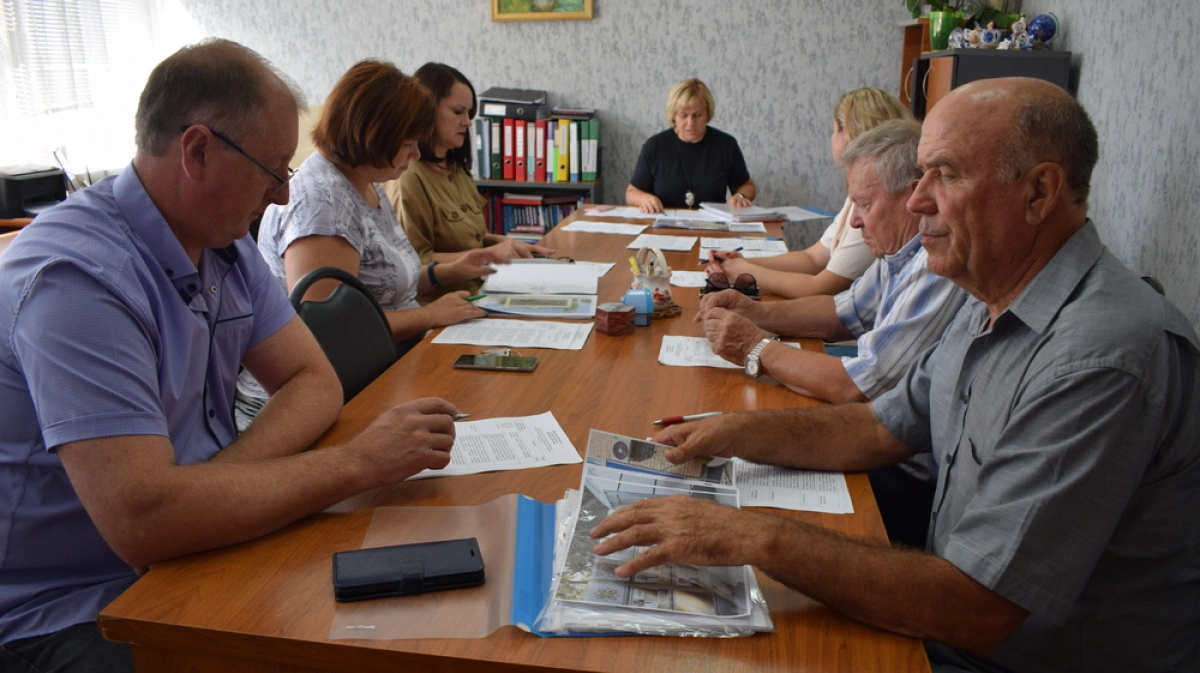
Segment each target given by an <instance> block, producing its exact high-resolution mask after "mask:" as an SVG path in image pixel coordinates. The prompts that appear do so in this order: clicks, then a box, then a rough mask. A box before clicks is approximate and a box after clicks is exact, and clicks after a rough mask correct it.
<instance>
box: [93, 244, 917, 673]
mask: <svg viewBox="0 0 1200 673" xmlns="http://www.w3.org/2000/svg"><path fill="white" fill-rule="evenodd" d="M560 229H561V227H560ZM772 229H773V231H772V234H773V235H779V232H778V229H779V228H778V227H777V226H776V227H772ZM647 231H648V232H649V231H652V230H650V229H647ZM662 231H663V230H657V232H656V233H661V232H662ZM670 233H675V234H690V235H697V234H699V232H682V231H671V232H670ZM630 240H631V239H630V237H628V236H617V235H606V234H586V233H566V232H563V231H560V230H555V231H553V232H551V233H550V234H549V235H548V236H547V238H546V244H547V245H550V246H552V247H554V248H556V249H557V254H560V255H569V256H571V257H574V258H576V259H581V260H589V261H616V262H618V264H617V266H616V267H615V268H614V269H613V270H612V271H610V272H609V273H608V274H607V275H606V276H605V277H604V278H602V279H601V283H600V296H599V299H600V301H601V302H605V301H615V300H617V299H619V298H620V296H621V295H622V294H623V293H624V292H625V290H626V289H627V288H628V285H629V282H630V280H631V277H630V272H629V268H628V265H627V263H626V261H625V260H626V259H627V258H628V257H629V255H630V254H631V253H632V251H629V250H626V249H625V246H626V245H627V244H628V243H629V241H630ZM667 255H668V259H669V261H670V264H671V265H672V268H675V269H687V270H699V269H700V268H701V267H700V265H699V264H698V263H697V251H696V250H695V249H693V251H692V252H689V253H667ZM675 297H676V302H677V303H679V304H680V305H681V306H683V309H684V310H683V315H682V316H681V317H679V318H673V319H667V320H660V321H654V322H653V323H652V324H651V326H649V327H639V328H637V331H636V333H635V334H634V335H632V336H626V337H609V336H605V335H602V334H599V333H593V334H592V335H591V336H590V337H589V339H588V342H587V345H586V346H585V347H584V349H583V350H582V351H554V350H537V351H527V352H526V354H531V353H532V354H535V355H537V356H538V357H539V358H540V359H541V361H540V363H539V365H538V368H537V370H536V371H535V372H533V373H516V372H489V371H469V370H456V369H453V368H452V366H451V365H452V363H453V361H454V359H455V358H456V357H458V356H459V355H460V354H463V353H476V352H478V351H479V348H478V347H473V346H451V345H435V344H432V343H430V340H429V339H426V340H425V341H424V342H423V343H421V344H420V345H419V346H417V347H416V348H415V349H414V350H413V351H411V352H410V353H409V354H408V355H406V356H405V357H404V358H402V359H401V360H400V361H399V362H397V363H396V365H395V366H393V367H392V368H391V369H389V370H388V371H387V372H386V373H385V374H384V375H383V376H381V377H380V378H379V379H378V380H376V381H375V382H374V383H373V384H372V385H371V386H369V387H368V388H367V389H366V390H364V391H363V392H362V393H360V394H359V395H358V396H357V397H356V398H355V399H354V400H352V401H351V402H350V403H349V404H347V405H346V407H345V409H344V410H343V411H342V414H341V416H340V418H339V419H338V421H337V423H336V424H335V425H334V426H333V427H332V428H331V429H330V430H329V431H328V432H327V433H326V434H325V436H324V437H322V438H321V439H320V440H319V441H318V442H317V444H316V446H317V447H318V448H319V447H321V446H328V445H332V444H336V443H340V442H342V441H344V440H346V439H349V438H350V437H352V436H354V435H355V434H356V433H357V432H359V431H360V430H361V429H362V428H364V427H365V426H366V425H367V424H368V423H370V421H371V420H372V419H374V418H375V417H376V416H377V415H378V414H379V413H380V411H381V410H383V409H386V408H388V407H390V406H392V405H395V404H398V403H401V402H406V401H409V400H412V399H415V398H419V397H425V396H440V397H444V398H446V399H449V400H451V401H453V402H454V403H455V404H456V405H458V406H459V408H460V409H462V410H464V411H468V412H471V413H472V414H473V415H474V416H475V417H476V418H488V417H497V416H523V415H531V414H536V413H541V412H544V411H546V410H552V411H553V412H554V415H555V417H556V418H557V419H558V421H559V423H560V424H561V425H562V427H563V428H564V430H565V431H566V432H567V434H568V435H569V437H570V438H571V441H572V442H573V443H574V444H575V446H576V447H577V448H579V449H581V450H582V449H584V448H585V447H586V445H587V442H586V438H587V433H588V430H589V429H590V428H600V429H603V430H608V431H613V432H618V433H623V434H628V435H632V436H639V437H640V436H646V435H648V434H651V433H652V431H653V430H654V428H653V426H651V424H650V422H651V421H652V420H654V419H657V418H662V417H664V416H669V415H675V414H680V413H696V412H700V411H709V410H727V411H732V410H739V409H756V408H770V407H785V406H793V407H794V406H807V405H812V404H816V402H814V401H812V400H808V399H806V398H803V397H800V396H798V395H796V394H794V393H791V392H789V391H787V390H786V389H784V388H783V387H782V386H778V385H766V384H764V383H762V382H755V381H751V380H749V379H747V378H746V377H745V376H744V375H743V374H742V372H741V371H738V370H729V369H709V368H683V367H666V366H663V365H660V364H658V362H657V356H658V349H659V344H660V342H661V340H662V337H663V336H664V335H686V336H701V335H702V334H703V332H702V330H701V328H700V325H698V324H696V323H695V322H694V320H693V318H694V317H695V315H696V307H697V303H698V291H697V290H695V289H681V288H675ZM805 347H807V348H819V344H817V343H816V342H812V343H806V344H805ZM847 476H848V481H849V486H850V491H851V495H852V497H853V500H854V509H855V513H854V514H851V515H832V514H818V513H812V512H788V511H782V510H772V511H773V512H775V513H777V514H779V515H780V516H784V517H788V518H792V519H797V520H802V521H808V522H812V523H816V524H819V525H822V526H827V527H829V528H834V529H837V530H840V531H843V532H846V533H849V534H853V535H863V536H870V537H875V538H882V537H884V536H885V533H884V529H883V525H882V522H881V521H880V518H879V513H878V510H877V508H876V506H875V502H874V499H873V497H872V495H871V490H870V485H869V484H868V482H867V480H866V478H865V476H864V475H862V474H852V475H847ZM579 478H580V466H579V465H569V466H555V467H546V468H540V469H533V470H521V471H512V472H499V473H491V474H481V475H471V476H463V477H450V478H443V479H429V480H424V481H418V482H411V483H404V484H400V485H397V486H394V487H389V488H384V489H379V490H376V491H373V492H370V493H367V494H363V495H361V496H359V497H356V498H353V499H351V500H348V501H346V502H344V503H341V504H340V505H339V506H337V507H335V508H331V510H329V511H326V512H323V513H320V514H316V515H314V516H311V517H308V518H306V519H304V520H302V521H299V522H297V523H295V524H293V525H291V526H288V527H286V528H284V529H283V530H280V531H278V532H276V533H274V534H272V535H268V536H267V537H265V538H262V539H260V540H256V541H253V542H249V543H245V544H241V545H237V546H234V547H229V548H225V549H219V550H215V551H211V552H206V553H202V554H194V555H191V556H188V557H184V558H180V559H176V560H173V561H170V562H166V563H162V564H159V565H157V566H155V567H154V568H153V569H151V570H150V571H149V573H147V574H146V575H145V576H144V577H143V578H141V579H140V580H139V581H138V582H137V583H136V584H134V585H133V587H131V588H130V589H129V590H128V591H126V592H125V593H124V594H123V595H122V596H121V597H119V598H118V599H117V600H116V601H114V602H113V603H112V604H111V605H109V606H108V607H107V608H105V610H104V611H103V613H102V614H101V615H100V627H101V629H102V630H103V632H104V635H105V636H106V637H107V638H109V639H111V640H116V641H121V642H127V643H131V644H133V646H134V647H133V651H134V656H135V661H136V663H137V667H138V670H139V671H226V672H228V671H234V672H237V671H272V672H282V671H301V672H305V671H346V672H350V671H355V672H357V671H373V670H405V669H406V670H416V671H462V672H467V671H472V672H474V671H516V670H521V671H564V670H571V671H606V672H614V673H616V672H620V673H627V672H628V671H638V670H654V671H661V672H671V671H685V670H686V671H689V672H693V673H701V672H709V671H711V672H724V671H729V672H732V671H739V672H740V671H854V672H858V673H863V672H868V671H889V672H897V671H914V672H917V671H920V672H927V671H929V664H928V662H927V660H926V657H925V652H924V649H923V647H922V645H921V643H920V641H917V640H914V639H910V638H904V637H900V636H897V635H894V634H889V633H884V632H882V631H879V630H876V629H874V628H871V627H867V626H864V625H862V624H859V623H856V622H854V621H851V620H849V619H847V618H845V617H843V616H841V615H839V614H837V613H835V612H834V611H833V610H831V609H829V608H827V607H825V606H823V605H820V604H818V603H816V602H814V601H812V600H811V599H809V598H807V597H805V596H803V595H801V594H799V593H796V592H794V591H791V590H789V589H787V588H786V587H783V586H781V585H779V584H777V583H776V582H774V581H772V580H771V579H770V578H768V577H766V576H765V575H763V574H762V573H759V582H760V583H761V584H762V587H763V591H764V594H765V596H766V599H767V604H768V606H769V608H770V611H771V617H772V619H773V620H774V623H775V627H776V632H775V633H772V634H760V635H756V636H753V637H749V638H732V639H711V638H663V637H626V638H539V637H536V636H533V635H530V634H528V633H525V632H523V631H521V630H519V629H517V628H515V627H511V626H505V627H501V628H500V629H499V630H497V631H496V632H495V633H493V634H492V635H491V636H489V637H487V638H479V639H426V640H390V641H389V640H329V639H328V638H327V635H328V632H329V628H330V625H331V623H332V620H333V615H334V611H335V602H334V598H333V591H332V588H331V586H330V557H331V555H332V554H333V552H335V551H340V550H346V549H355V548H358V547H359V546H360V545H361V543H362V540H363V536H364V535H365V533H366V530H367V526H368V524H369V523H370V520H371V514H372V511H373V508H374V507H376V506H380V505H478V504H482V503H486V502H488V501H490V500H492V499H494V498H496V497H498V496H501V495H504V494H507V493H524V494H526V495H528V496H531V497H534V498H537V499H539V500H542V501H543V502H553V501H555V500H557V499H558V498H560V497H561V496H562V494H563V492H564V490H566V489H569V488H577V487H578V484H579ZM404 618H405V617H404V615H403V614H402V613H401V614H397V615H396V619H404Z"/></svg>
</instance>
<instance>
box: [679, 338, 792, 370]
mask: <svg viewBox="0 0 1200 673" xmlns="http://www.w3.org/2000/svg"><path fill="white" fill-rule="evenodd" d="M780 343H782V344H784V345H785V346H791V347H792V348H800V344H796V343H789V342H787V341H781V342H780ZM658 361H659V362H660V363H662V364H664V365H667V366H668V367H716V368H717V369H741V368H742V366H741V365H735V364H733V363H732V362H730V361H729V360H726V359H725V358H722V357H721V356H720V355H717V354H716V353H714V352H712V346H710V345H709V343H708V339H705V338H704V337H684V336H664V337H663V338H662V345H661V346H659V347H658Z"/></svg>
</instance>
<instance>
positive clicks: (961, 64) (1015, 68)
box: [910, 49, 1071, 119]
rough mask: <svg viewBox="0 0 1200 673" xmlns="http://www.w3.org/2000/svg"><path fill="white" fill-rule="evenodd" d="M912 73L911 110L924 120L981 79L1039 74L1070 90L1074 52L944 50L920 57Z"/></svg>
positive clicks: (914, 61) (915, 61) (1040, 76)
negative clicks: (944, 101) (955, 92)
mask: <svg viewBox="0 0 1200 673" xmlns="http://www.w3.org/2000/svg"><path fill="white" fill-rule="evenodd" d="M912 72H913V77H912V85H911V89H910V93H911V95H910V105H911V108H910V109H911V110H912V113H913V116H914V117H916V118H917V119H924V118H925V115H926V114H928V113H929V111H930V110H931V109H933V106H934V105H936V104H937V102H938V101H939V100H941V99H942V97H943V96H945V95H946V94H948V93H950V90H951V89H954V88H955V87H958V86H961V85H963V84H966V83H967V82H974V81H976V80H980V79H991V78H993V77H1035V78H1037V79H1044V80H1046V81H1047V82H1051V83H1053V84H1056V85H1058V86H1060V87H1062V88H1063V89H1067V88H1068V85H1069V84H1070V81H1071V52H1069V51H1045V50H1040V51H1000V50H996V49H943V50H941V51H931V52H929V53H927V54H921V55H920V56H918V57H917V58H916V59H914V60H913V69H912Z"/></svg>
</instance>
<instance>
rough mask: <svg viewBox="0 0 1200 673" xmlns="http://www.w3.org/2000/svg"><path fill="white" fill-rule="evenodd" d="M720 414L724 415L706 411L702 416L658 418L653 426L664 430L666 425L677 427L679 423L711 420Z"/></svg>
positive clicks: (718, 412)
mask: <svg viewBox="0 0 1200 673" xmlns="http://www.w3.org/2000/svg"><path fill="white" fill-rule="evenodd" d="M722 413H724V412H721V411H708V412H705V413H703V414H691V415H690V416H667V417H666V418H660V419H658V420H657V421H654V425H659V426H662V427H664V428H665V427H666V426H668V425H678V424H680V423H688V422H691V421H698V420H700V419H702V418H711V417H712V416H720V415H721V414H722Z"/></svg>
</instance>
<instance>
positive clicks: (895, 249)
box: [700, 120, 967, 548]
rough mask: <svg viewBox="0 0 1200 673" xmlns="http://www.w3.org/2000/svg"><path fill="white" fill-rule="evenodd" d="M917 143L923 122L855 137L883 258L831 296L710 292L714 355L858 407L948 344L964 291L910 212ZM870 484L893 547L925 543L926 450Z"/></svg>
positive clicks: (862, 194) (852, 176)
mask: <svg viewBox="0 0 1200 673" xmlns="http://www.w3.org/2000/svg"><path fill="white" fill-rule="evenodd" d="M920 139H921V127H920V124H918V123H917V122H914V121H899V120H897V121H889V122H885V123H883V124H880V125H879V126H877V127H875V128H873V129H871V130H870V131H867V132H866V133H863V134H862V135H860V136H858V137H857V138H855V139H854V141H853V142H851V143H850V145H849V146H848V147H847V148H846V151H845V152H844V153H843V154H842V158H841V160H840V162H839V163H840V164H841V166H842V167H843V168H844V169H845V170H846V174H847V175H846V186H847V192H848V195H849V198H850V201H851V202H852V203H853V205H854V209H853V211H852V214H851V216H850V218H851V219H850V226H852V227H855V228H857V229H862V232H863V240H864V241H865V242H866V244H867V246H868V247H869V248H870V249H871V252H872V253H874V254H875V256H876V257H877V258H878V259H877V260H875V263H874V264H872V265H871V266H870V267H869V268H868V269H867V270H866V272H865V273H863V275H862V276H861V277H860V278H858V279H857V280H855V281H854V283H853V284H852V285H851V286H850V288H849V289H848V290H846V291H845V292H842V293H840V294H838V295H837V296H834V297H829V296H812V297H803V298H801V299H793V300H791V301H779V302H756V301H752V300H749V299H747V298H746V297H745V296H743V295H741V294H739V293H737V292H734V291H726V292H721V293H718V294H715V295H709V296H706V297H705V298H704V299H703V301H701V303H700V317H701V319H702V320H703V321H704V331H705V334H706V336H707V337H708V340H709V342H710V343H711V344H712V348H713V352H715V353H717V354H718V355H720V356H721V357H723V358H725V359H726V360H729V361H730V362H735V363H738V364H743V363H744V364H745V366H746V372H747V374H751V375H753V376H756V377H757V376H760V375H762V374H769V375H770V376H771V377H772V378H774V379H776V380H777V381H779V382H780V383H782V384H784V385H785V386H787V387H788V388H791V389H792V390H795V391H796V392H798V393H801V394H803V395H808V396H809V397H815V398H818V399H824V400H830V401H832V402H861V401H866V400H870V399H875V398H877V397H879V396H880V395H881V394H883V393H884V392H886V391H888V390H889V389H891V387H892V386H893V385H895V384H896V381H898V380H899V379H900V377H901V376H903V374H904V372H905V371H906V370H907V369H908V365H909V364H911V363H912V362H913V360H915V359H916V358H917V357H918V356H919V355H920V354H921V353H922V352H923V351H925V350H926V349H927V348H929V347H930V346H932V345H933V344H935V343H937V342H938V340H939V339H941V337H942V332H944V331H945V329H946V326H947V325H949V324H950V321H951V320H952V319H953V318H954V316H955V315H956V314H957V313H958V309H959V308H960V307H961V306H962V304H963V302H964V301H965V300H966V298H967V293H966V292H964V291H963V290H962V288H960V287H958V286H957V285H955V284H954V283H952V282H951V281H950V280H948V279H946V278H943V277H941V276H938V275H936V274H934V273H932V272H930V270H929V268H928V266H926V263H925V262H926V253H925V250H924V249H923V248H922V247H921V236H920V234H919V233H918V231H917V226H918V223H919V222H920V217H919V216H917V215H915V214H913V213H910V212H908V210H907V208H906V207H905V203H906V202H907V201H908V199H909V197H910V196H911V195H912V192H913V187H914V186H915V185H916V179H917V178H918V177H920V170H919V168H918V166H917V144H918V143H919V142H920ZM773 334H781V335H786V336H793V337H817V338H820V339H823V340H824V341H843V340H846V339H853V338H857V339H858V355H857V356H852V357H837V356H834V355H826V354H823V353H813V352H811V351H803V350H799V349H796V348H790V347H787V346H783V345H782V344H779V343H778V342H776V341H774V340H773V339H772V338H771V337H772V335H773ZM871 485H872V487H873V488H874V490H875V493H876V499H877V500H878V502H879V510H880V513H881V514H882V515H883V521H884V524H885V526H886V527H887V531H888V536H889V537H890V538H891V539H892V541H893V542H900V543H904V544H907V545H909V546H912V547H917V548H921V547H924V546H925V531H926V528H927V527H928V523H929V510H930V507H931V506H932V501H933V479H932V474H931V471H930V464H929V456H928V454H923V455H920V456H916V457H914V458H913V459H912V460H909V461H906V462H904V463H901V464H899V465H897V466H894V467H887V468H882V469H880V470H874V471H872V472H871Z"/></svg>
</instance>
